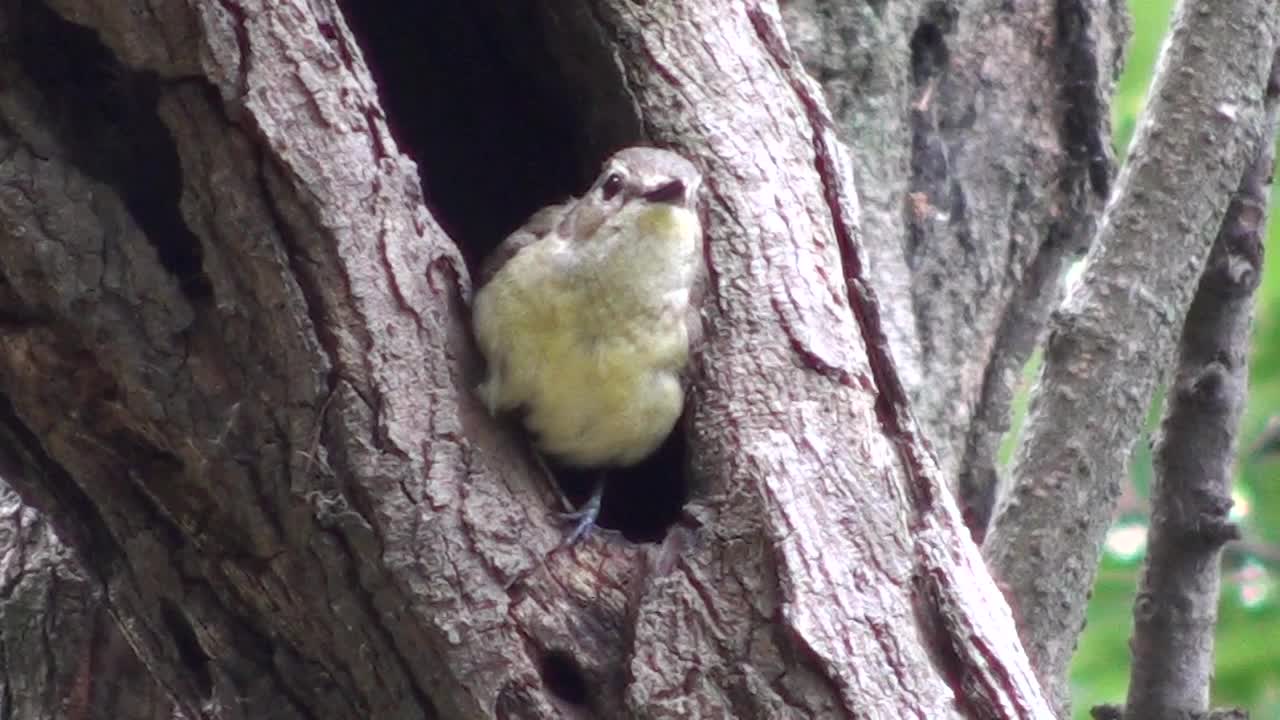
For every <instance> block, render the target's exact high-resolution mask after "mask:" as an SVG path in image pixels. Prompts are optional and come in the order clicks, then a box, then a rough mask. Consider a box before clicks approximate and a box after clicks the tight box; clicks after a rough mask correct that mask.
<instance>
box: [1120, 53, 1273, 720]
mask: <svg viewBox="0 0 1280 720" xmlns="http://www.w3.org/2000/svg"><path fill="white" fill-rule="evenodd" d="M1278 93H1280V54H1278V55H1276V56H1274V58H1273V60H1272V64H1271V75H1270V82H1269V84H1268V86H1267V96H1266V106H1267V116H1266V122H1265V124H1264V134H1263V141H1262V142H1261V143H1260V144H1259V145H1258V148H1257V151H1256V153H1255V155H1254V158H1253V160H1252V162H1251V163H1250V164H1249V166H1248V168H1247V169H1246V171H1245V173H1244V177H1243V178H1242V179H1241V181H1240V188H1239V190H1238V192H1236V194H1235V196H1234V197H1233V198H1232V199H1231V204H1230V205H1229V206H1228V208H1227V214H1226V216H1225V217H1224V218H1223V221H1222V228H1221V229H1220V230H1219V231H1218V237H1217V240H1216V241H1215V242H1214V245H1213V250H1212V251H1211V252H1210V254H1209V260H1208V264H1207V265H1206V267H1205V272H1204V275H1203V276H1202V277H1201V278H1200V285H1199V288H1198V289H1197V290H1196V295H1195V298H1194V299H1193V300H1192V301H1191V308H1190V310H1189V311H1188V312H1187V322H1186V325H1185V326H1184V327H1183V329H1182V340H1181V342H1180V343H1179V353H1178V366H1177V370H1176V372H1175V375H1174V381H1173V386H1172V390H1171V392H1170V393H1169V397H1168V400H1166V402H1165V414H1164V420H1163V421H1162V423H1161V432H1160V436H1159V438H1158V439H1157V440H1156V445H1155V449H1154V464H1155V477H1154V481H1153V486H1152V489H1151V495H1152V497H1151V527H1150V540H1149V543H1148V546H1147V557H1146V563H1145V565H1144V567H1143V574H1142V580H1141V582H1140V584H1139V586H1138V596H1137V599H1136V600H1135V601H1134V628H1133V640H1132V641H1131V642H1130V649H1131V650H1132V652H1133V668H1132V671H1131V672H1130V680H1129V697H1128V700H1127V702H1126V703H1125V717H1126V718H1128V719H1129V720H1140V719H1141V718H1165V717H1184V716H1185V717H1191V716H1192V715H1193V714H1195V713H1202V712H1204V711H1206V710H1208V709H1209V686H1210V680H1211V679H1212V677H1213V638H1214V631H1215V629H1216V626H1217V618H1218V602H1219V592H1218V591H1219V587H1220V585H1221V562H1220V561H1221V550H1222V548H1223V545H1224V544H1226V543H1227V542H1228V541H1230V540H1234V539H1238V538H1239V534H1240V533H1239V528H1237V527H1236V525H1235V524H1234V523H1232V522H1231V521H1230V520H1229V518H1228V511H1229V510H1230V508H1231V485H1232V479H1233V476H1234V466H1235V463H1234V459H1235V451H1236V447H1235V446H1236V431H1237V428H1238V426H1239V424H1240V415H1241V413H1242V412H1244V405H1245V398H1246V391H1247V388H1248V384H1249V374H1248V370H1249V365H1248V358H1249V338H1250V334H1251V333H1250V329H1251V325H1252V320H1253V304H1254V297H1255V291H1256V290H1257V288H1258V283H1259V282H1260V280H1261V277H1262V239H1263V236H1264V233H1265V231H1266V225H1267V201H1268V196H1269V193H1268V190H1269V188H1270V184H1271V172H1272V167H1273V166H1274V164H1275V135H1276V131H1277V129H1280V102H1278V101H1277V100H1278V99H1280V98H1278V96H1277V94H1278Z"/></svg>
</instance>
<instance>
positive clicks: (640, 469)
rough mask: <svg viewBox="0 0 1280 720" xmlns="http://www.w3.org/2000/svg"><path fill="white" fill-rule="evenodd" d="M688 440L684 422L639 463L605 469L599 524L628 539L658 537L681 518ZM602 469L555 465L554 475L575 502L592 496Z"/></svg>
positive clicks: (686, 489)
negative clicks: (558, 466)
mask: <svg viewBox="0 0 1280 720" xmlns="http://www.w3.org/2000/svg"><path fill="white" fill-rule="evenodd" d="M686 448H687V440H686V439H685V434H684V431H683V427H677V428H676V430H675V432H673V433H671V437H669V438H667V441H666V442H664V443H663V444H662V447H660V448H658V450H657V452H655V453H654V454H653V455H650V456H649V457H648V458H646V459H645V460H644V461H643V462H641V463H639V464H638V465H635V466H633V467H629V468H611V469H609V470H606V471H604V476H605V490H604V502H603V503H602V504H601V506H600V517H599V519H598V521H597V524H598V525H599V526H600V527H601V528H604V529H606V530H616V531H618V532H620V533H622V536H623V537H624V538H626V539H627V540H629V541H631V542H661V541H662V539H663V538H664V537H665V536H666V534H667V528H669V527H671V526H672V525H674V524H675V523H676V521H677V520H679V519H680V511H681V508H683V507H684V504H685V502H686V501H687V500H688V497H689V486H688V482H687V480H686V478H687V477H688V473H687V472H686V471H685V458H686V457H687V451H686ZM599 477H600V472H599V471H595V470H573V469H567V468H566V469H561V468H557V470H556V479H557V480H558V481H559V482H560V486H561V487H562V488H563V489H564V491H565V494H566V495H568V496H569V499H570V500H572V501H573V502H574V503H575V504H579V505H580V504H581V503H583V502H585V501H586V499H587V498H588V497H589V496H590V495H591V489H592V487H593V486H594V484H595V482H596V479H597V478H599Z"/></svg>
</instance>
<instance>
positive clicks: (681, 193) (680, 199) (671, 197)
mask: <svg viewBox="0 0 1280 720" xmlns="http://www.w3.org/2000/svg"><path fill="white" fill-rule="evenodd" d="M686 191H687V188H686V187H685V186H684V182H683V181H681V180H668V181H667V182H665V183H663V184H661V185H659V186H658V187H656V188H654V189H653V190H650V191H649V192H647V193H645V194H644V199H645V200H648V201H649V202H655V203H668V204H670V205H684V204H685V201H686V200H687V192H686Z"/></svg>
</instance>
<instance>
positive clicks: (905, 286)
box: [785, 0, 1127, 540]
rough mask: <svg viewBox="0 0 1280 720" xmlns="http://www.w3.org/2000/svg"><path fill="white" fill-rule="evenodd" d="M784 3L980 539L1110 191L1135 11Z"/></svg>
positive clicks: (980, 3)
mask: <svg viewBox="0 0 1280 720" xmlns="http://www.w3.org/2000/svg"><path fill="white" fill-rule="evenodd" d="M785 8H786V10H787V12H786V17H787V19H788V20H789V26H790V30H791V34H792V36H793V37H794V38H795V42H796V45H797V49H798V50H799V52H800V53H801V54H802V56H803V57H804V59H805V62H806V65H807V67H809V69H810V71H811V72H812V73H813V74H814V76H815V77H817V78H819V79H820V80H822V81H823V85H824V89H825V91H826V93H827V96H828V98H830V101H831V104H832V108H833V114H834V115H835V119H836V122H837V127H838V128H839V130H840V134H841V138H842V139H843V140H844V141H845V142H847V143H848V144H849V146H850V148H851V150H852V155H853V160H854V169H855V176H856V177H857V180H858V192H859V197H860V199H861V201H862V210H863V215H862V217H863V229H864V237H865V239H866V240H865V245H866V247H867V249H868V254H869V256H870V263H869V264H870V267H871V272H869V278H870V282H871V283H872V285H873V287H874V289H875V290H876V291H877V293H878V295H879V296H880V297H881V299H882V306H883V307H885V308H886V312H885V316H886V330H887V332H888V335H889V338H890V343H891V345H892V347H893V350H894V354H895V357H896V359H897V361H898V365H899V367H900V368H901V369H902V374H903V378H904V381H905V382H906V384H907V387H908V389H909V390H910V392H911V395H912V399H913V409H914V412H915V414H916V416H917V417H918V418H919V419H920V422H921V424H922V426H923V427H924V428H925V430H926V431H927V435H928V437H929V439H930V442H931V444H932V446H933V448H934V450H935V452H936V454H937V456H938V460H939V464H940V466H941V468H942V471H943V474H944V477H946V478H947V480H948V484H950V485H952V486H953V487H956V488H957V489H958V490H959V492H960V499H961V504H962V507H963V508H964V510H965V512H966V521H967V522H968V523H969V525H970V527H971V528H972V529H973V530H974V533H975V535H976V536H977V538H978V539H979V540H981V537H982V534H983V533H984V532H985V529H986V524H987V520H988V518H989V514H990V509H991V505H992V502H993V500H994V498H995V495H996V492H997V486H998V484H999V481H998V477H997V471H996V451H997V449H998V446H999V442H1000V439H1001V436H1002V435H1003V434H1004V433H1005V431H1006V430H1007V429H1008V426H1009V419H1008V418H1009V406H1010V404H1011V402H1012V399H1013V395H1014V390H1015V387H1016V384H1017V382H1018V379H1019V378H1020V375H1021V369H1022V367H1023V365H1024V364H1025V363H1026V361H1027V358H1028V357H1029V355H1030V353H1031V351H1032V349H1033V348H1034V346H1035V345H1036V342H1037V341H1038V339H1039V337H1040V334H1041V331H1042V329H1043V328H1044V325H1045V322H1046V320H1047V318H1048V314H1049V310H1050V308H1052V307H1053V306H1055V305H1056V304H1057V302H1058V299H1059V297H1060V280H1061V277H1062V274H1063V270H1064V268H1065V267H1066V265H1067V263H1069V262H1070V261H1071V260H1072V259H1073V258H1074V257H1076V256H1077V255H1078V254H1079V253H1081V252H1083V250H1084V249H1085V247H1086V245H1087V242H1088V240H1089V239H1090V238H1091V236H1092V234H1093V231H1094V227H1095V226H1096V219H1097V216H1098V214H1099V213H1100V211H1101V206H1102V203H1103V201H1104V200H1105V199H1106V196H1107V193H1108V191H1109V188H1110V177H1111V150H1110V148H1111V145H1110V136H1111V128H1110V119H1109V111H1108V108H1109V104H1110V97H1111V92H1112V88H1113V85H1114V78H1115V75H1116V73H1117V72H1118V70H1119V59H1120V49H1121V48H1122V47H1123V43H1124V40H1125V37H1126V34H1127V30H1126V15H1125V12H1124V8H1123V3H1121V2H1119V1H1118V0H1064V1H1062V2H1027V1H1025V0H1024V1H1020V2H1005V1H1003V0H1000V1H995V0H963V1H962V0H952V1H949V2H937V1H935V0H928V1H925V0H920V1H917V2H897V3H888V4H885V3H870V2H852V3H850V2H832V1H826V0H793V1H792V2H788V3H786V5H785Z"/></svg>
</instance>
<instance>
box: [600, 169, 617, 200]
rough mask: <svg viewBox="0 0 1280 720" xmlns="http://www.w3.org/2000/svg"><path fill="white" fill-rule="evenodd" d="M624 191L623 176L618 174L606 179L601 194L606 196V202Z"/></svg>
mask: <svg viewBox="0 0 1280 720" xmlns="http://www.w3.org/2000/svg"><path fill="white" fill-rule="evenodd" d="M621 190H622V176H621V175H619V174H618V173H611V174H610V175H609V177H607V178H605V179H604V185H603V186H602V187H601V188H600V192H601V193H603V194H604V199H605V200H611V199H613V196H614V195H617V194H618V193H619V192H620V191H621Z"/></svg>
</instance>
